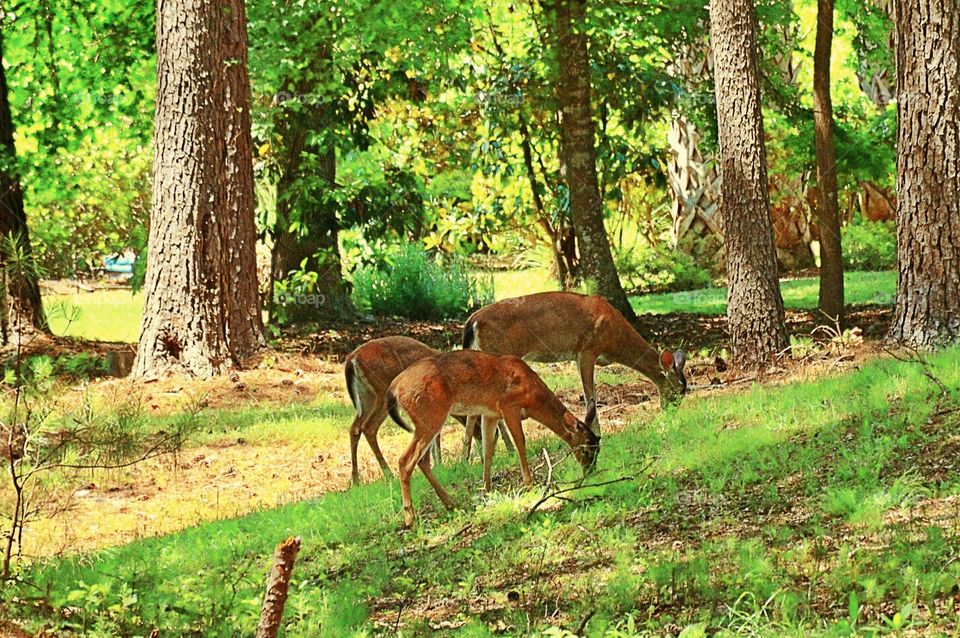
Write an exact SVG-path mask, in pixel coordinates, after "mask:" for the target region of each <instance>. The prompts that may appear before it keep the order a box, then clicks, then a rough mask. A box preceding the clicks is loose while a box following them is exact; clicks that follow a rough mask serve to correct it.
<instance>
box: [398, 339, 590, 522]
mask: <svg viewBox="0 0 960 638" xmlns="http://www.w3.org/2000/svg"><path fill="white" fill-rule="evenodd" d="M387 409H388V411H389V413H390V416H391V417H392V418H393V420H394V421H396V422H397V423H398V424H403V419H402V417H401V415H400V409H402V410H403V411H404V412H406V413H407V415H408V416H409V417H410V419H411V420H412V421H413V423H414V432H413V441H412V442H411V443H410V446H409V447H408V448H407V449H406V451H405V452H404V453H403V454H402V455H401V456H400V463H399V471H398V474H399V477H400V493H401V497H402V499H403V522H404V525H405V526H407V527H410V526H412V525H413V522H414V520H415V518H416V515H415V513H414V509H413V499H412V497H411V493H410V480H411V478H412V477H413V472H414V470H415V469H416V467H417V466H418V465H419V467H420V469H421V470H422V471H423V474H424V476H426V477H427V480H428V481H429V482H430V485H431V486H433V489H434V491H435V492H436V493H437V496H438V497H440V500H441V501H442V502H443V504H444V505H445V506H446V507H447V508H448V509H452V508H453V501H452V500H451V498H450V495H449V494H447V492H446V490H444V489H443V486H441V485H440V483H439V482H438V481H437V479H436V477H435V476H434V475H433V472H432V471H431V469H430V458H429V456H428V455H427V451H428V448H429V447H430V445H431V443H432V442H433V441H434V439H436V438H437V436H438V435H439V434H440V429H441V427H442V426H443V423H444V421H446V419H447V416H448V415H450V414H453V415H456V416H474V415H479V416H481V417H484V418H483V430H484V432H483V448H484V450H483V485H484V488H485V489H486V490H488V491H489V489H490V465H491V461H492V458H493V433H494V431H495V430H494V428H495V426H496V423H497V420H498V419H501V418H502V419H503V420H504V422H505V423H506V425H507V429H509V430H510V434H511V436H512V437H513V443H514V445H515V446H516V448H517V455H518V456H519V457H520V468H521V470H522V472H523V482H524V485H531V484H532V482H533V481H532V478H531V475H530V467H529V465H528V464H527V456H526V439H525V437H524V434H523V427H522V420H523V419H524V418H527V417H530V418H532V419H534V420H535V421H538V422H540V423H542V424H543V425H545V426H546V427H548V428H549V429H550V430H552V431H553V432H554V433H555V434H556V435H557V436H559V437H560V438H561V439H563V440H564V441H565V442H566V443H567V445H569V446H570V447H571V448H572V449H573V453H574V456H575V457H576V458H577V460H578V461H580V465H581V466H583V469H584V472H585V473H586V472H589V471H590V470H591V469H592V468H593V465H594V463H595V462H596V459H597V453H598V451H599V449H600V437H599V436H598V435H596V434H595V433H594V432H593V431H592V430H591V429H590V428H589V427H588V426H587V425H586V424H585V423H584V422H583V421H580V420H579V419H577V418H576V417H575V416H574V415H573V414H572V413H571V412H570V411H569V410H567V408H566V406H564V405H563V403H561V401H560V399H558V398H557V396H556V395H555V394H554V393H553V392H551V391H550V389H549V388H548V387H547V385H546V384H545V383H544V382H543V380H542V379H541V378H540V377H538V376H537V374H536V373H535V372H534V371H533V370H532V369H530V366H528V365H527V364H526V363H524V362H523V360H522V359H521V358H520V357H515V356H497V355H491V354H487V353H485V352H478V351H475V350H457V351H454V352H449V353H446V354H442V355H439V356H436V357H430V358H427V359H423V360H421V361H418V362H417V363H415V364H413V365H411V366H410V367H409V368H407V369H406V370H404V371H403V372H401V373H400V374H399V375H398V376H397V378H396V379H394V380H393V382H392V383H391V384H390V388H389V389H388V390H387ZM402 427H403V426H402ZM406 429H409V426H407V427H406Z"/></svg>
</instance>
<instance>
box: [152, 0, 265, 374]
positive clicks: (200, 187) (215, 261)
mask: <svg viewBox="0 0 960 638" xmlns="http://www.w3.org/2000/svg"><path fill="white" fill-rule="evenodd" d="M249 102H250V83H249V79H248V77H247V30H246V15H245V12H244V5H243V0H161V1H160V2H159V3H158V4H157V107H156V117H155V132H154V144H155V150H154V184H153V214H152V218H151V224H150V239H149V251H148V262H147V277H146V284H145V286H144V289H145V291H146V300H145V305H144V315H143V324H142V326H141V330H140V344H139V349H138V351H137V361H136V364H135V365H134V375H135V376H138V377H147V376H155V375H158V374H161V373H164V372H166V371H177V372H185V373H188V374H193V375H198V376H210V375H213V374H218V373H221V372H223V371H225V370H226V369H228V368H230V367H233V366H236V365H239V364H240V362H241V360H242V358H243V357H244V356H246V355H249V354H251V353H253V352H254V351H255V350H257V349H259V348H260V347H262V346H263V345H264V344H265V340H264V337H263V324H262V320H261V316H260V299H259V296H258V294H257V276H256V272H257V271H256V253H255V246H256V229H255V222H254V213H253V156H252V149H251V146H252V143H251V138H250V108H249Z"/></svg>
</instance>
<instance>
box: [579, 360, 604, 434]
mask: <svg viewBox="0 0 960 638" xmlns="http://www.w3.org/2000/svg"><path fill="white" fill-rule="evenodd" d="M596 364H597V355H595V354H591V353H589V352H581V353H580V354H578V355H577V367H578V368H579V369H580V383H581V384H583V400H584V402H585V403H586V407H587V412H588V413H589V412H590V408H591V407H592V408H593V411H594V412H593V422H592V423H587V425H588V426H590V429H591V430H593V431H594V432H599V431H600V427H599V426H600V417H598V416H597V412H596V409H597V391H596V388H595V386H594V383H593V371H594V367H595V366H596Z"/></svg>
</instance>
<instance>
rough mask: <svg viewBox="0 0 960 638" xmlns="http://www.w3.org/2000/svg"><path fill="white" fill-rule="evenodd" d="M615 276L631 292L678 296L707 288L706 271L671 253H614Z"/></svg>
mask: <svg viewBox="0 0 960 638" xmlns="http://www.w3.org/2000/svg"><path fill="white" fill-rule="evenodd" d="M615 257H616V261H617V272H618V273H619V274H620V278H621V279H622V280H623V282H624V284H625V285H626V287H627V289H628V290H630V291H631V292H644V293H647V292H678V291H681V290H698V289H700V288H707V287H709V286H710V285H711V284H712V283H713V282H712V280H711V277H710V273H709V271H707V270H706V269H705V268H703V267H701V266H699V265H698V264H697V263H696V262H695V261H694V259H693V257H691V256H690V255H688V254H686V253H684V252H681V251H678V250H675V251H669V250H666V249H663V248H652V247H643V248H638V249H635V250H631V251H626V250H623V251H617V253H616V256H615Z"/></svg>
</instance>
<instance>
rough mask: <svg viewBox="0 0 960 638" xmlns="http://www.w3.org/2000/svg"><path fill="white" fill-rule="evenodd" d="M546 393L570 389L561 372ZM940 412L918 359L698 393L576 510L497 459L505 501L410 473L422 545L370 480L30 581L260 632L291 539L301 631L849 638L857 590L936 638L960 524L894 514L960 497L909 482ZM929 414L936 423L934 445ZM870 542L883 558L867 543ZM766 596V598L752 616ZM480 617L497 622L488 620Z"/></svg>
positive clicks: (388, 491)
mask: <svg viewBox="0 0 960 638" xmlns="http://www.w3.org/2000/svg"><path fill="white" fill-rule="evenodd" d="M958 354H960V352H958V351H957V350H956V349H954V350H951V351H948V352H945V353H943V354H941V355H938V356H936V357H934V358H933V359H932V364H933V367H932V368H931V372H932V373H933V374H935V375H936V376H937V377H938V378H939V379H940V380H941V381H942V382H943V383H944V384H945V385H946V386H947V387H948V388H957V387H958V386H960V357H958ZM549 376H550V377H551V378H552V380H555V381H563V382H565V383H570V379H569V377H568V376H566V375H565V374H563V373H560V372H558V373H554V374H551V375H549ZM905 388H907V389H909V392H905V391H904V389H905ZM936 396H938V390H937V388H935V387H934V386H933V384H932V383H930V382H929V381H928V380H927V379H926V378H925V376H924V371H923V369H922V368H921V367H920V366H919V365H918V364H913V363H899V362H896V361H890V360H885V361H878V362H874V363H870V364H867V365H864V366H862V367H861V368H860V369H858V370H856V371H853V372H849V373H846V374H842V375H832V376H829V377H825V378H819V379H817V380H815V381H810V382H803V383H796V384H792V385H788V386H783V387H770V386H763V387H761V386H756V387H753V388H747V389H745V391H743V392H740V393H736V394H734V393H730V394H724V395H722V396H716V395H710V394H699V395H697V394H695V395H693V396H691V397H689V398H688V399H687V400H685V401H684V403H683V404H682V405H681V406H680V407H679V408H675V409H670V410H668V411H666V412H663V413H660V414H658V415H657V416H656V417H654V418H653V419H651V420H650V421H649V422H646V423H636V424H634V426H633V427H630V428H628V429H627V430H626V431H624V432H621V433H617V434H611V435H608V436H605V437H604V442H603V448H602V452H601V454H600V458H599V466H598V468H597V471H596V473H595V474H594V475H593V476H592V477H591V478H590V479H589V481H590V482H594V483H601V482H604V481H610V480H613V479H619V480H618V481H617V482H613V483H609V484H607V485H602V486H598V487H592V488H590V489H586V490H582V491H579V492H577V491H575V492H570V493H567V494H566V496H568V497H570V498H571V499H572V500H571V501H569V502H562V501H558V502H551V503H550V504H549V507H547V508H545V510H541V511H540V512H539V513H537V514H535V515H534V516H532V517H529V516H528V514H527V512H528V510H529V509H530V507H531V506H532V502H533V501H534V499H533V498H532V497H531V495H530V494H529V493H527V492H525V491H524V490H521V489H519V488H518V484H517V478H516V468H515V466H516V460H515V459H514V458H510V457H508V456H506V455H503V454H498V455H497V456H496V458H495V466H496V468H495V469H496V474H495V480H496V482H497V486H496V487H497V492H498V493H497V494H495V495H493V496H490V497H484V496H482V495H480V494H479V493H478V491H477V489H476V488H477V484H478V482H479V481H478V479H479V472H480V468H479V466H478V465H476V464H470V465H467V464H461V463H453V464H450V465H446V466H444V467H441V468H439V469H438V471H437V475H438V478H439V479H440V481H441V482H443V483H444V484H445V485H447V486H448V488H449V489H450V491H451V494H452V495H453V496H454V498H455V499H456V501H457V502H458V503H459V504H460V506H461V508H462V509H461V510H460V511H457V512H453V513H447V512H444V511H443V510H442V509H440V508H439V507H438V504H437V502H436V499H435V497H434V496H433V494H432V491H431V490H430V489H429V487H428V486H427V485H426V481H425V480H423V477H422V476H419V475H418V476H417V477H416V478H415V481H414V499H415V502H416V505H417V509H418V512H419V514H420V516H421V522H420V526H419V527H418V529H417V530H415V531H414V532H411V533H403V534H401V533H398V521H399V516H400V514H399V493H398V489H397V483H396V482H395V481H376V482H374V483H370V484H367V485H363V486H360V487H358V488H353V489H350V490H348V491H346V492H343V493H337V494H328V495H326V496H324V497H322V498H319V499H317V500H314V501H309V502H304V503H300V504H296V505H291V506H287V507H281V508H277V509H275V510H271V511H265V512H259V513H256V514H253V515H250V516H245V517H241V518H237V519H234V520H228V521H220V522H216V523H210V524H207V525H203V526H199V527H197V528H194V529H190V530H187V531H185V532H182V533H179V534H176V535H172V536H168V537H163V538H157V539H152V540H147V541H142V542H138V543H135V544H133V545H130V546H127V547H123V548H119V549H116V550H109V551H104V552H100V553H97V554H95V555H92V556H88V557H83V558H77V559H69V560H57V561H52V562H50V563H46V564H38V565H36V566H35V567H34V568H33V569H32V570H31V571H30V573H29V579H28V580H29V581H30V582H31V583H32V586H35V587H39V588H40V589H41V590H43V591H49V592H50V597H49V601H48V602H49V603H50V604H51V605H52V608H53V609H54V610H56V609H61V608H64V607H67V606H69V607H71V609H72V612H71V617H72V618H74V619H75V622H76V623H81V622H83V623H87V626H91V625H92V624H93V623H99V624H98V625H97V626H98V627H101V629H102V631H103V632H104V633H106V634H110V633H111V632H113V633H118V634H137V633H145V631H146V629H149V628H152V627H160V628H161V629H162V630H163V629H168V630H169V631H173V632H177V631H182V630H183V629H184V628H186V627H190V629H191V631H192V632H193V633H195V634H197V635H212V636H221V635H222V636H227V635H235V634H238V633H243V634H250V633H252V631H253V628H254V626H255V624H256V618H257V611H258V606H259V599H260V595H261V589H262V586H263V581H264V578H265V576H266V573H267V570H268V568H269V558H270V556H271V553H272V548H273V546H274V544H275V543H276V542H278V541H279V540H281V539H282V538H284V537H286V536H289V535H294V534H295V535H299V536H301V537H302V538H303V540H304V550H303V552H302V553H301V560H300V561H299V562H298V564H297V568H296V570H295V572H294V581H293V586H292V587H291V594H290V600H289V602H288V607H287V612H288V613H287V616H286V618H287V620H288V622H289V624H288V625H287V629H286V635H288V636H301V635H302V636H307V635H321V636H322V635H338V636H339V635H346V636H350V635H361V634H365V633H366V630H372V629H373V625H372V622H373V620H374V619H377V620H381V621H382V620H383V618H384V617H389V618H390V619H391V622H396V621H395V619H396V618H401V620H402V623H403V624H402V627H403V633H404V635H427V634H429V633H430V632H431V628H430V626H429V625H428V624H427V622H426V620H425V619H424V618H423V617H421V616H419V615H418V613H417V611H416V610H417V609H419V608H420V607H419V605H420V604H421V603H422V602H423V601H425V600H443V601H444V605H445V606H447V607H449V609H447V607H445V608H444V609H445V611H444V610H440V611H438V612H437V613H439V614H440V617H441V618H443V619H445V620H457V619H462V620H464V621H467V622H468V625H467V627H465V628H464V629H463V630H462V633H463V635H489V631H488V627H490V626H497V623H500V626H506V627H513V628H515V630H514V631H513V632H512V634H511V635H542V631H543V629H544V628H545V627H546V626H547V625H549V624H553V623H555V622H560V623H563V624H564V625H568V624H571V623H575V622H576V621H577V619H580V618H583V617H585V616H586V615H588V614H589V615H591V616H592V617H593V619H592V620H591V626H592V627H593V629H591V632H590V635H597V636H614V635H616V636H641V635H663V634H665V633H667V632H668V631H670V632H672V633H674V634H676V633H677V632H676V630H674V629H672V628H673V627H676V626H678V625H679V626H680V627H684V626H690V625H695V624H697V623H702V624H703V626H704V627H705V628H707V627H709V628H710V629H711V631H710V632H708V634H709V635H713V634H714V633H718V634H719V633H722V632H718V631H714V630H718V629H720V628H724V627H731V626H741V623H743V622H746V621H747V619H752V620H749V622H752V623H754V624H753V625H752V626H751V632H750V635H783V636H811V635H852V632H851V631H849V627H848V628H847V630H846V631H844V630H842V628H841V626H840V623H842V622H847V621H848V619H849V616H848V614H847V608H848V602H849V600H850V596H851V592H854V594H855V595H856V597H857V598H856V600H857V602H858V605H860V604H862V605H864V606H865V607H864V611H863V613H864V615H865V616H867V615H869V617H871V618H879V617H880V616H879V612H880V611H884V613H886V611H885V610H887V609H894V610H901V609H907V606H908V605H913V607H911V608H910V609H911V610H912V611H908V612H907V613H911V614H914V616H910V618H909V619H908V622H909V623H916V625H915V626H916V628H917V629H919V630H920V633H921V634H927V633H930V635H936V634H937V633H938V631H937V628H947V627H949V626H950V622H952V621H951V619H952V618H953V614H954V613H955V612H954V611H952V608H951V607H949V606H947V607H944V606H943V605H944V604H945V603H946V602H947V601H949V600H950V598H951V596H952V593H951V592H952V591H953V587H954V586H955V584H956V582H957V581H958V578H960V564H957V563H956V561H955V560H952V558H951V557H952V556H954V555H955V542H956V534H955V529H954V531H952V532H951V531H950V528H949V527H948V528H943V527H937V526H933V527H924V526H923V524H922V523H915V524H914V523H910V522H907V523H906V524H904V525H899V524H895V523H891V522H890V519H889V518H887V517H885V513H887V512H889V511H890V510H892V509H896V508H902V507H905V506H906V507H910V506H914V505H915V503H916V501H917V499H919V498H928V497H930V498H943V497H950V498H952V497H953V495H955V494H956V493H957V492H958V489H960V485H958V483H957V481H956V480H952V481H946V482H941V483H935V482H932V481H930V480H929V479H924V478H923V477H922V475H921V474H919V473H918V472H917V471H913V470H908V471H906V472H905V471H904V470H902V469H900V468H902V467H903V466H904V465H906V466H909V465H910V461H909V459H910V458H912V457H911V456H910V455H915V454H916V453H917V450H919V449H920V448H922V447H924V446H928V445H936V444H938V442H940V441H943V440H948V439H949V438H950V437H955V436H958V429H960V426H958V423H957V414H956V412H955V411H943V410H941V411H940V412H937V410H938V407H937V405H936V401H935V400H931V398H932V397H936ZM851 397H857V400H855V401H854V400H851ZM955 398H956V397H954V400H955ZM324 405H326V404H324ZM329 409H330V410H331V417H333V416H337V417H339V416H340V415H342V411H341V409H340V408H336V407H334V406H330V407H329ZM237 414H241V413H237ZM252 414H253V413H252V412H251V413H246V412H243V413H242V415H243V417H242V418H241V419H240V420H241V421H242V420H251V419H253V418H254V417H253V416H251V415H252ZM935 414H937V415H939V416H937V418H940V419H942V420H943V421H942V423H940V424H938V426H937V427H936V428H927V427H926V426H927V424H928V422H929V421H930V419H931V418H934V416H935ZM261 415H262V416H265V415H264V413H263V412H261ZM289 416H290V418H291V419H292V421H286V417H283V418H282V419H281V420H280V421H277V422H273V421H271V420H270V418H269V417H267V418H265V419H264V422H265V423H270V424H271V426H273V427H278V428H280V429H281V430H282V428H283V427H285V426H288V425H290V423H291V422H292V423H293V424H294V425H293V426H292V427H293V429H294V431H295V432H294V434H295V435H296V436H299V435H300V434H296V431H298V430H300V429H302V428H304V427H306V426H305V425H297V423H298V422H299V420H300V419H301V417H302V416H303V415H300V414H296V413H294V414H291V415H289ZM238 427H240V426H238ZM257 427H259V426H258V425H257V424H256V423H248V424H246V425H244V426H242V427H240V429H242V430H243V431H247V432H255V431H256V428H257ZM264 427H265V429H264V432H263V436H264V437H265V438H264V440H266V436H267V434H266V427H268V426H264ZM925 428H926V429H925ZM301 434H302V433H301ZM543 448H546V449H547V450H548V451H549V452H550V454H551V457H552V458H553V459H554V463H556V464H557V465H556V467H555V468H554V472H555V473H554V478H558V479H559V480H572V479H576V478H577V477H579V475H580V472H579V469H578V468H577V467H576V465H575V464H573V463H571V462H570V461H569V460H567V461H566V462H562V461H561V460H560V459H563V458H564V457H565V447H564V446H563V445H562V444H559V443H558V442H556V441H555V440H553V439H551V440H545V441H543V440H537V441H531V446H530V451H529V456H530V458H531V459H538V458H540V457H541V455H542V449H543ZM944 460H945V461H947V462H949V461H950V459H949V458H945V459H944ZM544 471H545V470H544V469H543V468H541V469H540V477H541V478H542V475H543V473H544ZM537 492H538V490H535V492H534V493H535V494H536V493H537ZM946 524H949V521H946ZM874 530H875V531H874ZM870 533H877V534H880V538H881V539H882V541H880V542H875V541H876V539H869V542H868V541H865V540H857V539H858V538H859V539H863V536H862V534H870ZM825 538H829V539H831V540H830V542H829V543H828V542H825V541H824V539H825ZM905 573H909V574H910V578H909V579H907V578H905V577H904V574H905ZM814 580H815V582H814ZM128 583H134V584H135V585H134V586H135V592H136V596H130V595H129V594H130V591H131V590H130V587H131V585H129V584H128ZM494 584H496V585H494ZM510 592H514V593H510ZM561 592H562V594H561ZM508 596H511V597H513V599H514V600H519V601H521V602H522V604H519V605H518V604H511V603H510V601H509V598H508ZM558 596H560V597H561V599H562V609H561V613H562V616H561V617H560V618H559V619H553V617H548V618H546V619H545V618H544V617H543V616H541V615H534V616H531V615H529V614H528V611H529V610H528V608H527V607H524V606H523V605H524V604H530V605H533V606H534V607H532V608H537V607H539V606H542V605H543V604H556V602H555V601H556V600H557V599H558ZM765 600H771V601H773V602H772V603H771V604H770V605H769V606H768V607H766V608H765V610H763V611H761V612H760V613H756V612H758V610H760V606H761V605H762V604H763V601H765ZM523 601H527V602H525V603H524V602H523ZM917 601H919V602H921V603H922V604H923V610H924V611H923V613H922V614H919V613H918V609H917V607H916V603H917ZM478 604H480V605H482V607H481V608H482V609H486V610H487V611H486V612H485V613H483V614H480V613H479V612H477V611H476V609H477V608H476V605H478ZM658 605H660V606H662V605H669V609H670V612H669V614H665V613H664V614H661V613H651V612H650V610H651V608H653V609H656V608H657V606H658ZM118 610H119V611H118ZM937 610H943V611H937ZM628 614H629V615H630V616H629V617H630V618H632V619H633V620H631V621H630V623H627V622H626V619H627V617H628ZM225 619H227V620H225ZM567 619H572V620H567ZM878 622H879V621H878ZM78 626H79V625H78ZM144 628H145V629H144ZM615 629H616V633H614V630H615ZM452 632H453V630H452V629H451V631H450V633H452ZM557 635H560V634H557ZM690 635H707V634H703V633H696V632H693V633H692V634H690Z"/></svg>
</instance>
